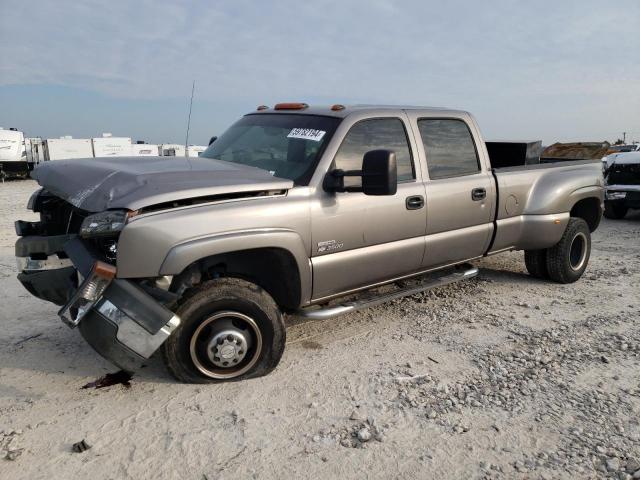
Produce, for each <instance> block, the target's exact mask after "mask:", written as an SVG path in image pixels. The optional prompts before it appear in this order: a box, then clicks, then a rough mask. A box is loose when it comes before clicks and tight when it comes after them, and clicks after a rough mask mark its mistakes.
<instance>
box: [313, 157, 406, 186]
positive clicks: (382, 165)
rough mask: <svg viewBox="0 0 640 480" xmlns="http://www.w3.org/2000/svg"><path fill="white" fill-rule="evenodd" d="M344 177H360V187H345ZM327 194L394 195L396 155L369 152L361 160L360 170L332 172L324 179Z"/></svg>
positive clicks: (396, 172)
mask: <svg viewBox="0 0 640 480" xmlns="http://www.w3.org/2000/svg"><path fill="white" fill-rule="evenodd" d="M344 177H361V178H362V186H361V187H349V186H347V187H345V186H344ZM323 188H324V190H325V191H327V192H362V193H364V194H365V195H395V194H396V192H397V190H398V167H397V164H396V154H395V153H394V152H392V151H390V150H371V151H369V152H367V153H365V154H364V157H363V158H362V170H339V169H338V170H332V171H330V172H329V173H327V175H326V176H325V177H324V183H323Z"/></svg>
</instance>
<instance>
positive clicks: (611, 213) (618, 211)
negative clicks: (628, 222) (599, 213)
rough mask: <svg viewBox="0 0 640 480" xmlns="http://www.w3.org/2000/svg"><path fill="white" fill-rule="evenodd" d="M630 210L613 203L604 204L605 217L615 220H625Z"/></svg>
mask: <svg viewBox="0 0 640 480" xmlns="http://www.w3.org/2000/svg"><path fill="white" fill-rule="evenodd" d="M628 210H629V209H628V208H627V207H625V206H624V205H618V204H615V203H611V202H604V216H605V217H607V218H610V219H613V220H620V219H621V218H624V216H625V215H626V214H627V211H628Z"/></svg>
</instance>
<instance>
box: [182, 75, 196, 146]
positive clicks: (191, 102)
mask: <svg viewBox="0 0 640 480" xmlns="http://www.w3.org/2000/svg"><path fill="white" fill-rule="evenodd" d="M195 89H196V81H195V80H194V81H193V85H191V101H190V102H189V119H188V120H187V136H186V138H185V139H184V156H185V157H187V156H188V154H187V148H189V147H188V145H189V127H191V107H192V106H193V92H194V91H195Z"/></svg>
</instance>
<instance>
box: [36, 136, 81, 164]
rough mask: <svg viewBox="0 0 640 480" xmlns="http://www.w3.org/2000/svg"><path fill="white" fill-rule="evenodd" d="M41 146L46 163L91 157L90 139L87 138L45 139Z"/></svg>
mask: <svg viewBox="0 0 640 480" xmlns="http://www.w3.org/2000/svg"><path fill="white" fill-rule="evenodd" d="M43 146H44V159H45V160H46V161H53V160H68V159H71V158H91V157H93V149H92V148H91V139H89V138H73V137H71V136H64V137H60V138H47V139H45V141H44V144H43Z"/></svg>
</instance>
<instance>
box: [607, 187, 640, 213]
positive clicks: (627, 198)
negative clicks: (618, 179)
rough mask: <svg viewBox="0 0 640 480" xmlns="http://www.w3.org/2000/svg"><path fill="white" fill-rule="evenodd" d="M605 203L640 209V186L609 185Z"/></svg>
mask: <svg viewBox="0 0 640 480" xmlns="http://www.w3.org/2000/svg"><path fill="white" fill-rule="evenodd" d="M605 201H606V202H607V203H612V204H615V205H620V206H624V207H627V208H640V185H609V186H608V187H607V191H606V194H605Z"/></svg>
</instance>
